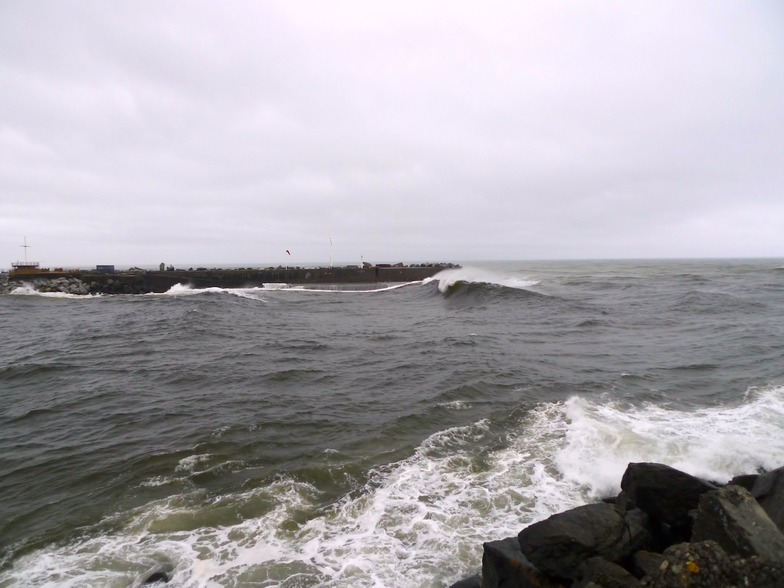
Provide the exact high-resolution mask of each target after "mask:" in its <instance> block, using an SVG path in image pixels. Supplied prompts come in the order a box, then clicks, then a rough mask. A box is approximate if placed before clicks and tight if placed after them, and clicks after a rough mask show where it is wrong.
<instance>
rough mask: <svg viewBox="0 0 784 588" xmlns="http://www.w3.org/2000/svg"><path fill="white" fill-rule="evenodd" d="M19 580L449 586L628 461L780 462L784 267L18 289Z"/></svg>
mask: <svg viewBox="0 0 784 588" xmlns="http://www.w3.org/2000/svg"><path fill="white" fill-rule="evenodd" d="M0 324H2V338H1V339H0V358H1V360H2V362H1V363H0V587H9V586H25V587H28V586H30V587H43V586H46V587H54V586H57V587H60V586H68V587H77V586H78V587H86V586H87V587H90V586H95V587H99V586H100V587H104V586H110V587H114V586H116V587H126V586H139V585H140V584H141V582H142V581H143V580H144V579H145V578H146V577H147V576H148V575H149V574H150V573H151V571H152V570H156V569H165V570H167V571H168V573H169V575H170V576H171V580H170V582H169V583H168V584H167V586H172V587H188V588H191V587H193V588H196V587H217V586H253V587H273V586H280V587H285V588H294V587H303V588H304V587H310V586H324V587H363V588H366V587H368V586H374V587H396V588H401V587H402V588H406V587H442V586H448V585H450V584H451V583H453V582H455V581H457V580H459V579H461V578H463V577H466V576H469V575H471V574H473V573H477V572H478V571H479V570H480V567H481V557H482V542H484V541H491V540H496V539H502V538H505V537H509V536H512V535H516V534H517V533H518V532H519V531H520V530H521V529H522V528H523V527H525V526H527V525H529V524H531V523H533V522H535V521H538V520H541V519H543V518H546V517H547V516H549V515H551V514H553V513H555V512H559V511H562V510H564V509H567V508H571V507H573V506H577V505H580V504H584V503H586V502H590V501H596V500H599V499H601V498H603V497H606V496H610V495H614V494H616V493H617V492H618V491H619V490H620V487H619V484H620V479H621V476H622V474H623V472H624V470H625V468H626V465H627V464H628V463H629V462H633V461H655V462H661V463H665V464H669V465H671V466H673V467H676V468H679V469H682V470H684V471H687V472H689V473H691V474H694V475H697V476H701V477H704V478H707V479H711V480H716V481H720V482H724V481H727V480H728V479H729V478H731V477H732V476H734V475H738V474H743V473H753V472H757V471H764V470H767V469H773V468H776V467H779V466H782V465H784V262H782V260H774V259H764V260H682V261H579V262H577V261H572V262H569V261H563V262H527V261H521V262H498V263H473V264H465V265H464V267H463V268H461V269H453V270H446V271H443V272H441V273H440V274H438V275H437V276H436V277H435V278H432V279H429V280H425V281H423V282H416V283H410V284H388V285H381V286H379V287H378V288H375V289H359V288H349V289H346V288H341V287H340V286H334V287H323V288H321V289H302V288H294V287H292V288H283V287H274V286H267V287H264V288H251V289H227V290H224V289H215V288H210V289H206V290H194V289H188V288H185V287H181V286H180V287H175V288H173V289H172V290H171V291H169V292H167V293H165V294H153V295H137V296H132V295H129V296H95V297H78V296H68V295H62V294H61V295H55V294H51V295H41V294H36V293H35V292H33V291H32V290H30V289H29V288H20V289H18V290H16V291H15V292H14V293H12V294H10V295H5V296H0Z"/></svg>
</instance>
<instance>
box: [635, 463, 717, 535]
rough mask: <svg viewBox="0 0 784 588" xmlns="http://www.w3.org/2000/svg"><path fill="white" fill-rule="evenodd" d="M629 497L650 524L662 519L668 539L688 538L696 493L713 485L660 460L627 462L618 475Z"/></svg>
mask: <svg viewBox="0 0 784 588" xmlns="http://www.w3.org/2000/svg"><path fill="white" fill-rule="evenodd" d="M621 488H622V489H623V491H624V492H625V493H626V494H627V496H628V499H629V501H630V502H631V503H632V504H634V505H635V506H636V507H638V508H640V509H642V510H643V511H645V513H647V514H648V516H649V517H651V523H652V525H654V527H657V526H659V525H660V523H665V524H666V525H667V526H669V527H670V528H669V529H668V530H667V531H668V532H669V533H671V535H672V537H671V538H668V539H667V542H670V541H683V540H688V539H689V536H690V535H691V526H692V519H691V517H690V516H689V511H691V510H694V509H695V508H697V504H698V502H699V499H700V496H702V495H703V494H704V493H705V492H710V491H711V490H715V489H716V488H717V486H716V485H714V484H712V483H710V482H707V481H705V480H701V479H699V478H695V477H694V476H692V475H689V474H687V473H685V472H681V471H679V470H676V469H675V468H672V467H670V466H667V465H664V464H660V463H630V464H629V465H628V467H627V468H626V471H625V472H624V474H623V478H622V479H621ZM657 530H659V529H657Z"/></svg>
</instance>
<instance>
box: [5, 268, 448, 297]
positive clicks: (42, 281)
mask: <svg viewBox="0 0 784 588" xmlns="http://www.w3.org/2000/svg"><path fill="white" fill-rule="evenodd" d="M454 267H458V266H456V265H455V264H452V263H422V264H412V265H404V264H394V265H392V264H377V265H370V264H365V266H364V267H358V266H341V267H309V268H303V267H283V266H278V267H267V268H230V269H226V268H196V269H193V268H189V269H176V268H173V267H170V268H168V269H164V270H140V269H134V270H128V271H121V272H92V271H81V272H77V271H73V272H69V273H68V275H63V276H56V275H49V274H47V275H36V274H28V275H24V274H22V275H20V274H14V273H11V274H3V276H2V279H1V280H0V293H6V294H7V293H9V292H10V291H11V290H13V289H14V288H16V287H19V286H22V285H23V284H28V285H30V286H31V287H32V288H34V289H35V290H37V291H40V292H63V293H67V294H77V295H86V294H147V293H153V292H156V293H161V292H166V291H168V290H169V289H171V288H172V286H175V285H177V284H182V285H185V286H189V287H193V288H251V287H261V286H264V285H265V284H290V285H298V286H301V285H305V286H307V285H312V286H318V285H332V284H383V283H400V282H415V281H420V280H424V279H426V278H430V277H432V276H434V275H435V274H437V273H438V272H440V271H442V270H444V269H449V268H454Z"/></svg>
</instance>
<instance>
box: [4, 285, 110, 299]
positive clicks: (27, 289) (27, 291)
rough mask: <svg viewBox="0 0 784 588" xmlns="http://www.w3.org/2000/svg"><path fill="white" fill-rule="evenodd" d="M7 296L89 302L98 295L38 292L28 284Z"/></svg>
mask: <svg viewBox="0 0 784 588" xmlns="http://www.w3.org/2000/svg"><path fill="white" fill-rule="evenodd" d="M9 295H12V296H40V297H42V298H69V299H72V300H89V299H92V298H97V297H98V296H99V295H96V294H70V293H68V292H39V291H38V290H36V289H35V287H34V286H32V285H30V284H23V285H22V286H17V287H16V288H14V289H13V290H11V292H9Z"/></svg>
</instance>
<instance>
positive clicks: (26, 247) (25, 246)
mask: <svg viewBox="0 0 784 588" xmlns="http://www.w3.org/2000/svg"><path fill="white" fill-rule="evenodd" d="M20 247H23V248H24V258H25V264H27V250H28V248H29V247H30V245H28V244H27V237H25V238H24V245H20Z"/></svg>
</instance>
